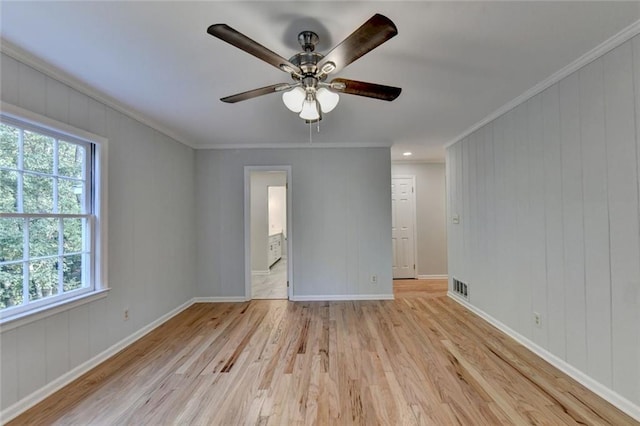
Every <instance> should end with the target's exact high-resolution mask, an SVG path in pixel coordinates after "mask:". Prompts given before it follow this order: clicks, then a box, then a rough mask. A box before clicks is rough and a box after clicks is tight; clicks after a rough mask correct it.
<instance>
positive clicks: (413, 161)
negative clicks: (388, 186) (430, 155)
mask: <svg viewBox="0 0 640 426" xmlns="http://www.w3.org/2000/svg"><path fill="white" fill-rule="evenodd" d="M394 164H397V165H402V164H416V165H418V164H445V161H444V158H443V159H442V160H441V159H438V158H434V159H426V160H420V159H416V160H394V159H391V165H394Z"/></svg>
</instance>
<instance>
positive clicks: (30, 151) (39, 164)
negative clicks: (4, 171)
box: [23, 130, 54, 174]
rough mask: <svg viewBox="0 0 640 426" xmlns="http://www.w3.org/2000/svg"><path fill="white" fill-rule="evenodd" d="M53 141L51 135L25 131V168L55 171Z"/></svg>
mask: <svg viewBox="0 0 640 426" xmlns="http://www.w3.org/2000/svg"><path fill="white" fill-rule="evenodd" d="M53 142H54V139H53V138H52V137H50V136H44V135H41V134H39V133H34V132H30V131H28V130H25V131H24V140H23V144H24V154H23V155H24V169H25V170H31V171H34V172H41V173H49V174H51V173H53Z"/></svg>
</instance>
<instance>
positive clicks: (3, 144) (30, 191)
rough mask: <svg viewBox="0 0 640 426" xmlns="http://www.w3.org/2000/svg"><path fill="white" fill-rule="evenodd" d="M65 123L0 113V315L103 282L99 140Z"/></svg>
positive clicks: (88, 291) (71, 296)
mask: <svg viewBox="0 0 640 426" xmlns="http://www.w3.org/2000/svg"><path fill="white" fill-rule="evenodd" d="M3 107H4V106H3ZM48 121H50V120H48ZM61 126H64V125H61ZM64 127H65V130H64V131H60V130H58V129H56V128H52V127H51V126H49V125H41V124H40V123H37V122H35V123H34V122H33V121H32V120H29V121H25V120H23V119H21V118H19V117H15V116H9V115H7V114H5V113H4V112H3V114H2V116H1V121H0V319H2V318H7V317H15V316H23V315H26V314H29V313H31V312H33V311H42V310H43V309H46V308H48V307H50V306H51V305H59V304H60V303H63V302H65V301H68V300H75V299H77V298H79V297H82V296H85V295H88V294H91V293H93V292H95V291H96V290H100V289H102V288H103V287H105V285H104V283H103V282H102V281H101V280H100V274H99V273H100V270H101V269H103V268H100V259H99V258H98V257H99V255H100V253H101V250H100V246H99V241H100V232H99V231H100V226H99V220H100V216H101V215H100V214H99V213H100V211H99V210H100V209H99V207H100V202H99V195H100V188H99V182H100V176H99V173H97V172H98V171H99V170H100V167H99V163H98V160H99V157H100V155H99V152H100V146H99V144H98V143H97V142H96V141H93V140H90V139H87V138H85V137H82V135H74V134H71V133H70V132H69V131H68V126H64ZM78 133H83V134H84V133H85V132H82V131H78Z"/></svg>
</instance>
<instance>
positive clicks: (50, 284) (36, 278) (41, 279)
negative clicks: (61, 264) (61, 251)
mask: <svg viewBox="0 0 640 426" xmlns="http://www.w3.org/2000/svg"><path fill="white" fill-rule="evenodd" d="M57 292H58V259H57V258H55V259H44V260H34V261H32V262H29V298H30V300H38V299H42V298H43V297H49V296H52V295H54V294H56V293H57Z"/></svg>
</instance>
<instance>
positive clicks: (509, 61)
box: [0, 0, 640, 160]
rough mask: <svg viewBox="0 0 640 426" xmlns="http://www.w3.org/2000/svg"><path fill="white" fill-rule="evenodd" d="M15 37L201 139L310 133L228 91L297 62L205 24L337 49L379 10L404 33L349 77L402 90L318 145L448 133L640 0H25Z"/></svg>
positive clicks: (429, 148) (613, 24)
mask: <svg viewBox="0 0 640 426" xmlns="http://www.w3.org/2000/svg"><path fill="white" fill-rule="evenodd" d="M0 7H1V12H2V13H1V16H2V17H1V35H2V38H3V39H4V40H6V41H8V42H9V43H10V44H12V45H14V46H16V47H18V48H19V49H21V50H23V51H25V52H27V53H30V54H32V55H34V56H36V57H38V58H40V59H42V60H43V61H45V62H46V63H48V64H50V65H52V66H53V67H55V68H57V69H58V70H60V71H62V72H64V73H66V74H68V75H69V76H71V77H73V78H75V79H77V80H79V81H80V82H82V83H84V84H86V85H88V86H91V87H93V88H94V89H96V90H97V91H98V92H99V93H101V94H102V95H105V96H107V97H110V98H113V99H116V100H117V101H118V102H119V103H121V104H122V105H124V106H125V107H127V108H128V109H130V110H133V111H135V112H136V113H137V114H138V115H139V116H141V117H144V118H145V120H147V121H150V122H154V123H159V127H161V128H162V129H163V130H165V131H166V132H167V133H169V134H170V135H172V136H174V137H176V138H178V139H180V140H181V141H183V142H185V143H187V144H189V145H191V146H194V147H216V146H217V147H230V146H231V147H233V146H237V147H247V146H289V145H291V146H295V145H304V144H309V129H308V127H307V126H306V125H305V124H304V122H303V121H302V120H301V119H299V118H298V117H297V116H296V115H295V114H293V113H291V112H289V111H288V110H287V109H286V108H285V106H284V105H283V103H282V101H281V99H280V96H279V95H277V94H272V95H267V96H263V97H260V98H255V99H252V100H248V101H244V102H240V103H237V104H225V103H222V102H220V101H219V98H220V97H223V96H227V95H231V94H234V93H238V92H243V91H246V90H249V89H254V88H258V87H262V86H267V85H270V84H274V83H278V82H288V81H290V80H289V77H288V75H287V74H285V73H283V72H280V71H279V70H277V69H276V68H274V67H272V66H270V65H268V64H266V63H263V62H261V61H260V60H258V59H256V58H254V57H252V56H250V55H248V54H246V53H244V52H242V51H240V50H238V49H236V48H234V47H232V46H231V45H228V44H226V43H224V42H222V41H220V40H218V39H216V38H214V37H211V36H210V35H208V34H207V33H206V29H207V27H208V26H209V25H211V24H214V23H226V24H228V25H230V26H232V27H233V28H235V29H237V30H238V31H240V32H242V33H244V34H245V35H247V36H249V37H251V38H253V39H254V40H256V41H258V42H260V43H262V44H263V45H264V46H266V47H268V48H269V49H271V50H273V51H275V52H276V53H279V54H280V55H282V56H284V57H286V58H288V57H290V56H292V55H293V54H294V53H296V52H297V51H298V50H299V45H298V44H297V41H296V38H297V34H298V32H300V31H302V30H313V31H315V32H317V33H318V34H319V35H320V38H321V41H320V44H319V45H318V46H317V49H316V50H317V51H319V52H323V53H326V52H328V51H329V50H330V49H331V47H333V46H334V45H335V44H337V43H339V42H340V41H341V40H342V39H344V38H345V37H346V36H348V35H349V34H350V33H351V32H352V31H353V30H355V29H356V28H357V27H358V26H360V25H361V24H362V23H363V22H364V21H366V20H367V19H368V18H369V17H370V16H372V15H373V14H374V13H382V14H384V15H386V16H388V17H389V18H390V19H391V20H393V21H394V22H395V24H396V26H397V27H398V36H396V37H395V38H393V39H391V40H390V41H388V42H387V43H385V44H383V45H382V46H380V47H378V48H377V49H375V50H374V51H372V52H370V53H368V54H367V55H366V56H364V57H362V58H361V59H359V60H358V61H356V62H354V63H353V64H351V65H350V66H348V67H347V68H345V69H344V70H342V71H341V72H340V73H339V74H338V76H340V77H344V78H350V79H355V80H363V81H369V82H375V83H381V84H388V85H393V86H399V87H402V89H403V92H402V94H401V95H400V97H399V98H398V99H397V100H395V101H394V102H384V101H378V100H372V99H368V98H362V97H358V96H350V95H342V96H341V100H340V104H339V105H338V107H337V108H336V109H335V110H334V111H333V112H331V113H328V114H327V115H326V116H325V118H324V120H323V121H322V122H321V126H320V133H317V132H316V131H315V129H314V134H313V144H314V145H321V144H339V145H353V146H363V145H366V146H375V145H383V144H393V147H392V158H395V159H398V158H401V153H402V152H403V151H405V150H410V151H413V152H414V156H413V158H414V159H419V160H438V159H442V158H443V156H444V149H443V145H444V144H446V143H447V142H450V141H451V140H452V139H454V138H455V137H456V136H458V135H459V134H461V133H463V132H464V131H465V130H466V129H468V128H469V127H471V126H472V125H474V124H475V123H477V122H478V121H480V120H482V119H483V118H484V117H486V116H488V115H490V114H491V113H493V112H494V111H495V110H497V109H498V108H500V107H501V106H503V105H504V104H506V103H507V102H509V101H511V100H512V99H514V98H516V97H517V96H519V95H520V94H522V93H523V92H525V91H526V90H527V89H529V88H531V87H533V86H534V85H536V84H537V83H539V82H540V81H542V80H544V79H545V78H546V77H548V76H549V75H551V74H553V73H554V72H556V71H558V70H559V69H561V68H562V67H564V66H566V65H568V64H569V63H571V62H572V61H574V60H576V59H577V58H579V57H580V56H581V55H583V54H585V53H586V52H588V51H589V50H591V49H593V48H594V47H596V46H597V45H598V44H600V43H602V42H603V41H605V40H607V39H608V38H610V37H611V36H613V35H615V34H616V33H618V32H619V31H620V30H622V29H624V28H625V27H627V26H629V25H630V24H632V23H633V22H635V21H636V20H638V19H639V18H640V2H481V1H476V2H417V1H412V2H397V1H396V2H331V3H329V2H307V1H305V2H281V1H276V2H266V1H262V2H239V1H235V2H190V1H173V2H154V1H130V2H60V1H55V2H13V1H5V0H3V1H2V3H1V6H0Z"/></svg>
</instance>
